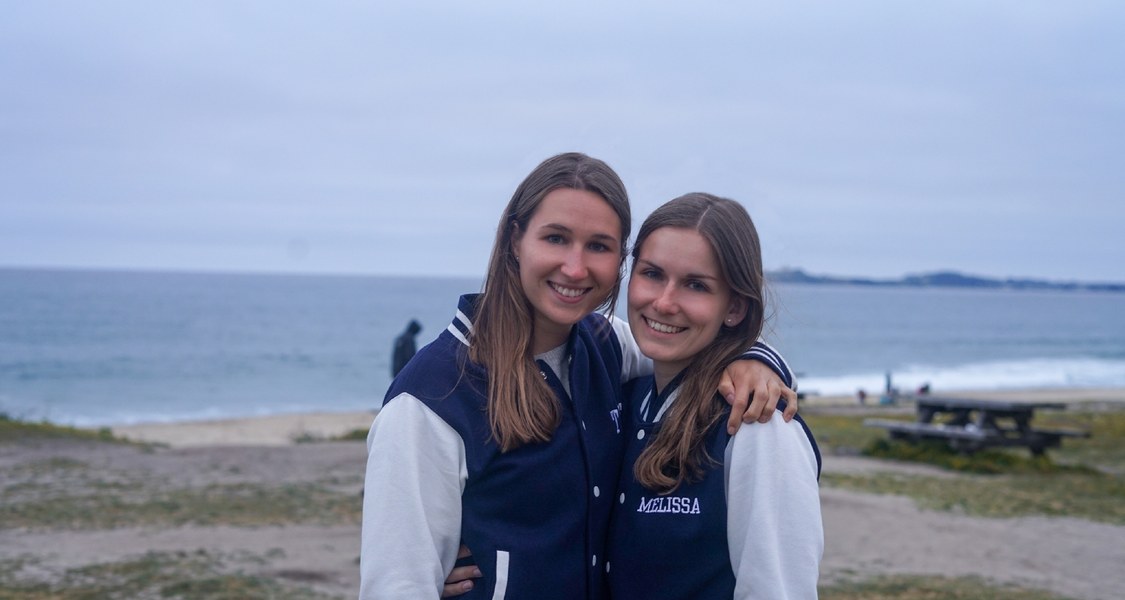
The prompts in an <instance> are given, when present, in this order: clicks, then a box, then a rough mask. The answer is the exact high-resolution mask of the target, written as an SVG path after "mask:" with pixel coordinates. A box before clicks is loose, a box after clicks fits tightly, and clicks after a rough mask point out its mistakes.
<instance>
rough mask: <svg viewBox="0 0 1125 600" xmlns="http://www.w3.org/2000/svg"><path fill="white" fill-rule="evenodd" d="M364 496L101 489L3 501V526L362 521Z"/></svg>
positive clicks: (309, 488) (306, 488) (238, 489)
mask: <svg viewBox="0 0 1125 600" xmlns="http://www.w3.org/2000/svg"><path fill="white" fill-rule="evenodd" d="M361 511H362V502H361V500H360V498H359V495H358V494H350V493H348V494H345V493H341V492H334V491H330V490H327V489H325V488H323V487H320V486H317V485H313V484H302V485H286V486H281V487H267V486H261V485H250V484H235V485H210V486H207V487H204V488H199V489H182V490H172V491H168V490H158V491H155V492H152V493H144V492H136V491H134V492H131V493H129V492H125V491H124V490H122V491H119V492H114V493H95V494H89V495H83V496H63V497H48V498H39V499H36V500H34V501H29V502H10V501H5V502H4V504H3V505H0V529H9V528H17V527H24V528H32V529H43V528H51V529H105V528H112V527H122V526H139V525H160V526H178V525H189V524H190V525H233V526H259V525H282V524H291V523H312V524H324V525H334V524H358V523H359V522H360V513H361Z"/></svg>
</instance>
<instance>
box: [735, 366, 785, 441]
mask: <svg viewBox="0 0 1125 600" xmlns="http://www.w3.org/2000/svg"><path fill="white" fill-rule="evenodd" d="M719 393H720V394H722V396H723V397H724V398H726V400H727V403H729V404H730V405H731V411H730V419H728V420H727V433H730V434H731V435H733V434H734V433H735V432H736V431H738V427H739V426H740V425H741V424H742V423H754V422H757V423H765V422H766V421H769V420H770V419H771V418H773V413H774V411H775V410H777V403H778V401H779V400H781V399H782V398H785V410H784V412H782V418H784V419H785V421H786V422H788V421H790V420H792V419H793V415H795V414H797V392H794V391H793V390H791V389H789V388H788V387H787V386H786V385H785V383H784V382H783V381H782V380H781V378H780V377H778V376H777V373H774V372H773V369H770V368H769V367H768V366H766V365H765V364H763V363H761V362H758V361H756V360H736V361H734V362H733V363H731V364H730V365H729V366H728V367H727V368H726V370H725V371H723V377H722V379H721V381H720V382H719Z"/></svg>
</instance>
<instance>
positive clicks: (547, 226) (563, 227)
mask: <svg viewBox="0 0 1125 600" xmlns="http://www.w3.org/2000/svg"><path fill="white" fill-rule="evenodd" d="M539 229H552V230H554V231H561V232H563V233H574V230H573V229H571V228H569V227H567V226H566V225H560V224H558V223H544V224H543V225H540V226H539ZM593 237H594V239H596V240H610V241H612V242H613V243H614V244H619V243H620V242H619V241H618V240H617V238H616V237H614V236H612V235H609V234H606V233H595V234H594V236H593Z"/></svg>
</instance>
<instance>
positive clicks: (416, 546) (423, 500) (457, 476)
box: [359, 394, 468, 600]
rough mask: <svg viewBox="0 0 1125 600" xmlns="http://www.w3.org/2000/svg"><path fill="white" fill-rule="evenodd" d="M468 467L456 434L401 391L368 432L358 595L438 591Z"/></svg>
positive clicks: (456, 531)
mask: <svg viewBox="0 0 1125 600" xmlns="http://www.w3.org/2000/svg"><path fill="white" fill-rule="evenodd" d="M467 478H468V471H467V469H466V466H465V445H464V443H463V442H462V440H461V436H460V435H458V434H457V432H456V431H455V430H454V429H453V428H452V427H450V426H449V424H448V423H446V422H445V421H443V420H442V419H441V418H440V417H438V416H437V415H436V414H434V412H433V411H431V410H430V409H429V408H428V407H426V405H425V404H423V403H422V402H420V401H419V400H418V399H416V398H414V397H413V396H410V395H408V394H403V395H401V396H398V397H396V398H395V399H394V400H393V401H392V402H389V403H387V405H386V406H385V407H384V408H383V409H382V410H381V411H379V415H378V416H377V417H376V418H375V422H374V423H373V424H372V425H371V431H370V433H369V434H368V436H367V473H366V476H365V478H364V482H363V490H364V494H363V533H362V540H361V547H360V592H359V597H360V599H361V600H371V599H375V598H380V599H382V598H427V597H430V598H439V597H440V596H441V591H442V585H443V584H444V582H445V577H446V575H447V574H448V573H449V572H450V571H451V570H452V569H453V563H454V562H455V561H456V560H457V549H458V547H459V545H460V538H461V493H462V491H463V490H464V488H465V481H466V479H467Z"/></svg>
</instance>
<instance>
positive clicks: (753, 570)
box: [724, 419, 824, 600]
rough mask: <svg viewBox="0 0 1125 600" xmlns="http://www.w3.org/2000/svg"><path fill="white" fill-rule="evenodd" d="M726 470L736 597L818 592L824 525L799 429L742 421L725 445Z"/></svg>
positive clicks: (807, 446)
mask: <svg viewBox="0 0 1125 600" xmlns="http://www.w3.org/2000/svg"><path fill="white" fill-rule="evenodd" d="M724 470H725V474H726V490H727V542H728V546H729V550H730V559H731V568H732V569H733V570H734V574H735V594H734V597H735V598H738V599H767V598H768V599H771V600H772V599H802V600H803V599H811V598H816V583H817V577H818V574H819V569H820V559H821V556H822V555H823V552H824V525H823V522H822V519H821V512H820V491H819V487H818V485H817V461H816V454H815V452H814V451H813V447H812V443H811V442H810V441H809V438H808V437H807V436H806V434H805V431H804V429H803V428H802V427H801V425H800V424H799V423H797V422H788V423H787V422H785V421H783V420H781V419H771V420H770V421H769V422H768V423H763V424H756V425H743V426H742V430H741V431H739V433H738V435H735V436H734V437H732V438H731V440H730V442H729V443H728V445H727V451H726V456H725V461H724Z"/></svg>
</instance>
